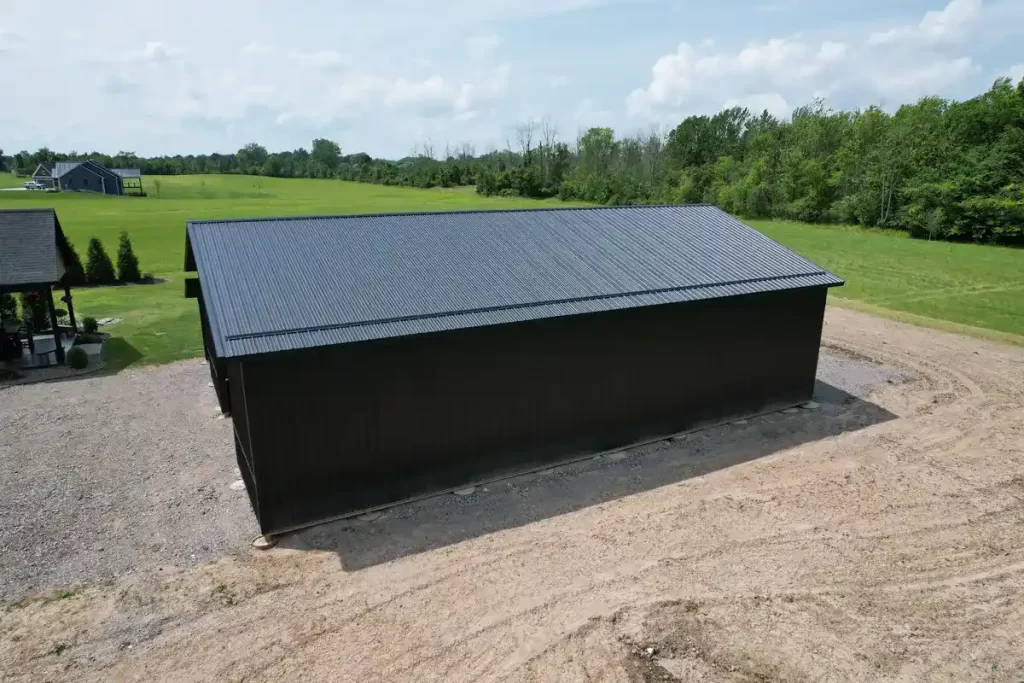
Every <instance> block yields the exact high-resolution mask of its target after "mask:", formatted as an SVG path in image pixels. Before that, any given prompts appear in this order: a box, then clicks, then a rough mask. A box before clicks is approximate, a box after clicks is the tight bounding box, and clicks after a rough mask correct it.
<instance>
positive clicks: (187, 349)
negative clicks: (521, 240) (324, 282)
mask: <svg viewBox="0 0 1024 683" xmlns="http://www.w3.org/2000/svg"><path fill="white" fill-rule="evenodd" d="M0 176H9V174H0ZM9 177H13V176H9ZM22 182H23V181H22ZM144 182H145V185H146V191H147V192H148V195H149V196H147V197H105V196H100V195H93V194H85V193H72V192H64V193H46V192H0V209H16V208H31V207H52V208H54V209H56V210H57V216H58V217H59V219H60V222H61V227H63V229H64V232H65V234H66V235H67V236H68V239H69V240H71V242H72V243H73V244H74V246H75V249H76V250H77V251H78V254H79V256H80V257H81V259H82V262H83V263H84V262H85V258H86V248H87V247H88V244H89V239H90V238H92V237H98V238H99V239H100V240H101V241H102V242H103V245H104V246H105V247H106V249H107V253H109V254H110V257H111V258H112V259H115V260H116V258H117V244H118V238H119V236H120V234H121V232H122V231H126V232H127V233H128V235H129V236H130V237H131V240H132V245H133V246H134V248H135V253H136V254H137V255H138V257H139V267H140V268H141V270H142V271H143V272H144V273H152V274H153V275H155V276H157V277H159V278H162V279H165V280H167V282H166V283H165V284H160V285H131V286H126V287H100V288H87V289H76V290H75V291H74V297H75V314H76V316H77V317H78V318H79V319H81V318H82V317H84V316H93V317H95V318H107V317H111V318H121V319H122V322H120V323H118V324H117V325H115V326H112V327H110V328H108V330H109V331H110V332H111V334H113V335H116V338H115V339H112V340H111V343H110V345H109V347H108V353H107V360H108V362H109V363H110V364H111V365H112V366H114V367H115V368H121V367H125V366H127V365H130V364H134V363H137V362H144V363H164V362H169V361H173V360H178V359H181V358H191V357H194V356H198V355H201V354H202V341H201V339H200V334H199V319H198V313H197V309H196V302H195V301H194V300H191V299H185V298H184V296H185V294H184V292H185V288H184V285H183V280H184V278H185V274H184V273H183V272H182V271H183V267H184V262H185V222H186V221H187V220H189V219H203V218H249V217H261V216H290V215H291V216H295V215H299V216H302V215H318V214H345V213H374V212H397V211H454V210H460V209H462V210H465V209H497V208H525V207H536V206H543V205H545V204H548V205H562V203H561V202H556V201H551V202H537V201H534V200H528V199H514V198H486V197H480V196H478V195H477V194H476V193H475V192H474V191H473V190H472V189H471V188H458V189H453V190H442V189H438V190H417V189H406V188H396V187H384V186H381V185H368V184H364V183H346V182H340V181H336V180H309V179H298V178H297V179H285V178H261V177H252V176H237V175H209V176H164V177H159V178H157V177H156V176H149V177H146V178H145V179H144ZM157 182H159V185H160V187H159V190H158V189H157V187H156V183H157ZM17 184H20V182H19V183H17Z"/></svg>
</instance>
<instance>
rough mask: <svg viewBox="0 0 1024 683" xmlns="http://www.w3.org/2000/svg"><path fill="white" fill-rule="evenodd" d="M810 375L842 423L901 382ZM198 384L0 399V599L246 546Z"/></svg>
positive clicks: (783, 424) (302, 539) (70, 388)
mask: <svg viewBox="0 0 1024 683" xmlns="http://www.w3.org/2000/svg"><path fill="white" fill-rule="evenodd" d="M818 375H819V384H818V389H817V391H816V399H817V400H818V401H819V402H820V403H822V404H823V408H822V410H821V412H822V413H823V416H821V417H824V418H827V417H828V416H829V414H830V411H831V412H832V414H834V415H838V414H839V413H840V412H842V413H843V414H844V415H845V417H844V418H843V419H846V420H849V419H855V418H851V417H850V416H849V414H848V413H849V410H848V406H847V405H846V404H847V403H849V402H850V401H852V400H854V397H855V396H857V395H860V396H864V395H866V394H867V393H868V392H870V391H871V390H872V389H874V388H877V387H881V386H885V385H886V384H887V383H894V382H901V381H903V380H904V379H905V378H906V377H907V376H908V375H907V374H906V373H905V372H903V371H900V370H897V369H894V368H890V367H887V366H883V365H878V364H873V363H870V362H867V361H864V360H862V359H857V358H853V357H849V356H844V355H841V354H839V353H837V352H834V351H829V350H823V351H822V354H821V360H820V362H819V373H818ZM208 383H209V369H208V367H207V366H206V365H205V364H204V363H202V362H201V361H199V360H188V361H181V362H178V363H172V364H169V365H164V366H158V367H152V368H141V369H134V370H128V371H125V372H122V373H120V374H117V375H107V376H96V377H85V378H82V379H79V380H76V381H66V382H55V383H44V384H32V385H27V386H17V387H11V388H8V389H4V390H0V425H3V432H2V434H0V487H2V490H3V495H2V496H0V519H2V520H3V523H2V524H0V575H2V576H3V579H4V580H3V582H2V585H0V599H4V600H17V599H19V598H20V597H22V596H24V595H29V594H33V593H39V592H43V591H48V590H67V589H71V588H73V587H74V586H75V585H78V584H81V583H87V582H93V581H97V580H103V579H106V578H112V577H117V576H122V575H126V574H131V573H133V572H134V573H144V572H147V571H160V569H161V568H167V569H170V568H183V567H192V566H196V565H198V564H200V563H203V562H205V561H207V560H209V559H212V558H215V557H218V556H221V555H225V554H231V553H235V552H246V551H248V550H249V544H250V542H251V541H252V539H253V538H254V537H255V536H257V535H258V534H259V530H258V527H257V524H256V519H255V517H254V516H253V513H252V510H251V509H250V507H249V501H248V498H247V496H246V493H245V491H244V490H239V489H238V487H237V485H236V486H234V487H233V486H232V484H234V483H236V482H237V481H238V478H239V475H238V471H237V467H236V464H235V459H234V446H233V442H232V436H231V424H232V423H231V421H230V420H223V419H221V420H218V419H216V417H215V416H216V414H217V413H218V412H219V409H218V407H217V402H216V396H215V394H214V391H213V390H212V389H210V388H209V387H208V386H207V385H208ZM871 418H872V416H864V419H865V420H869V419H871ZM815 419H816V420H818V422H817V423H818V424H828V423H827V422H822V421H821V418H815ZM758 420H759V421H760V422H759V424H756V425H754V427H756V428H758V429H765V430H768V432H770V433H778V432H783V431H785V430H787V429H790V428H792V425H793V423H792V421H794V420H796V421H799V420H801V416H799V415H781V414H777V415H769V416H763V417H761V418H758ZM787 421H790V422H787ZM752 422H757V421H752ZM787 425H788V426H787ZM729 429H730V428H728V427H717V428H714V429H712V430H706V431H705V432H700V433H698V434H696V435H690V436H687V437H683V438H682V439H681V440H678V441H677V442H675V443H674V444H673V445H674V446H676V447H683V448H686V449H688V450H690V451H691V452H692V453H694V454H695V455H699V454H700V453H701V449H703V448H705V444H706V442H708V441H709V440H714V439H719V440H721V439H723V438H725V437H726V436H727V435H728V433H729ZM732 429H736V427H732ZM668 447H669V446H668V444H667V443H658V444H652V445H649V446H645V447H643V448H640V449H632V450H631V451H629V452H628V453H623V454H621V455H622V457H621V458H618V457H610V458H603V459H601V460H599V461H593V462H591V461H589V460H588V461H586V462H585V463H577V464H573V465H568V466H563V467H561V468H558V469H557V470H556V472H555V475H556V477H557V479H558V481H559V483H558V484H557V485H556V488H559V487H569V488H571V489H574V493H573V495H558V496H554V497H552V496H551V490H550V485H548V486H546V487H545V488H537V489H536V490H534V489H535V487H534V486H533V485H532V484H531V481H532V479H533V478H535V477H537V476H540V475H524V476H523V477H518V478H516V479H512V480H507V481H506V482H500V483H496V484H495V485H494V492H495V493H498V492H505V493H507V494H509V495H512V497H513V498H515V499H516V500H518V501H519V502H518V503H515V504H510V506H509V509H510V512H509V514H508V515H501V517H503V518H505V521H506V522H507V523H508V524H509V525H511V524H514V523H515V520H516V519H517V518H518V517H519V516H520V515H519V513H517V512H515V511H516V509H517V506H519V508H518V509H519V510H520V511H521V512H522V513H523V514H527V513H529V514H532V513H534V512H536V509H537V506H551V505H555V506H556V507H557V505H558V501H559V500H580V499H581V498H580V496H581V495H582V493H583V491H584V490H586V491H589V492H590V493H588V494H587V495H586V496H584V498H592V499H593V500H595V501H597V500H608V499H611V498H613V497H616V496H621V495H626V494H628V493H629V492H631V487H630V486H629V482H631V481H633V480H635V479H636V475H635V468H636V462H635V460H636V458H637V457H640V456H642V455H643V454H649V453H651V452H654V451H657V450H660V449H664V448H668ZM615 455H620V454H615ZM627 455H628V457H626V456H627ZM683 465H685V462H684V463H681V465H680V466H683ZM605 470H612V472H610V473H608V472H605ZM567 475H572V476H567ZM662 475H663V476H664V477H665V480H666V481H669V480H671V479H672V477H674V476H676V473H674V472H673V471H670V470H669V469H664V470H650V469H649V470H648V474H647V476H648V477H652V476H654V477H660V476H662ZM643 483H644V485H645V486H646V485H651V484H652V483H653V482H643ZM623 486H625V488H623ZM476 493H483V492H482V491H481V490H480V489H479V488H478V489H477V491H476ZM563 493H565V492H564V491H563ZM513 502H514V501H513ZM505 503H510V501H504V500H503V499H501V497H500V496H499V497H498V498H496V497H495V496H494V495H487V494H485V495H483V496H479V495H475V496H469V497H467V498H465V499H459V498H457V497H453V496H448V497H443V498H434V499H428V500H426V501H423V502H421V503H418V504H415V505H404V506H398V507H396V508H393V509H392V510H390V511H388V512H387V513H386V515H385V516H386V517H388V518H391V519H395V518H401V519H410V518H411V519H423V518H424V517H426V516H429V517H431V518H434V519H435V520H436V522H437V524H438V525H444V524H446V523H449V522H454V524H453V526H452V529H451V533H452V534H453V535H456V536H458V535H460V533H459V532H458V529H460V528H462V529H463V531H465V529H466V528H468V527H466V526H465V520H462V519H460V520H458V521H457V522H456V520H453V519H450V518H449V515H450V513H451V512H452V511H454V509H462V508H468V509H476V508H477V507H479V506H483V507H488V506H491V505H502V504H505ZM552 512H553V513H554V512H556V511H555V510H552ZM341 523H342V524H346V523H350V522H341ZM470 526H472V525H470ZM332 532H333V530H332V529H331V528H330V527H329V526H328V527H322V528H319V530H318V528H313V529H310V530H309V531H307V532H303V533H301V534H298V535H297V536H295V537H294V539H292V540H291V541H286V543H293V544H297V545H312V546H316V545H317V543H316V541H315V539H316V538H317V537H318V535H319V534H321V533H332ZM371 541H372V538H371V539H370V540H369V541H367V543H368V547H367V548H364V549H360V551H361V552H360V553H357V555H362V556H363V557H362V559H361V560H360V561H357V562H356V564H357V565H366V564H374V563H376V562H379V561H382V560H386V559H389V557H376V556H375V554H376V553H375V552H374V551H373V550H372V549H371V547H370V546H372V545H373V544H372V543H371ZM354 542H355V543H358V541H354ZM392 550H394V549H392ZM410 550H411V549H410Z"/></svg>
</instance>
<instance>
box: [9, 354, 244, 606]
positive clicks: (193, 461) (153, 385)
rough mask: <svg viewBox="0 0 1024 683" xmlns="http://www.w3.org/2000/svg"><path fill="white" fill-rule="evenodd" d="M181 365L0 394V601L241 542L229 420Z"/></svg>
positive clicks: (196, 367)
mask: <svg viewBox="0 0 1024 683" xmlns="http://www.w3.org/2000/svg"><path fill="white" fill-rule="evenodd" d="M207 381H209V370H208V368H207V366H205V365H203V364H201V363H200V361H198V360H188V361H182V362H179V363H173V364H170V365H164V366H159V367H153V368H140V369H130V370H127V371H124V372H122V373H120V374H117V375H105V376H92V377H88V376H87V377H83V378H81V379H77V380H71V381H63V382H51V383H41V384H31V385H24V386H15V387H10V388H7V389H2V390H0V425H2V433H0V491H2V494H0V520H2V522H0V576H2V577H3V580H2V581H0V598H2V599H5V600H13V599H17V598H18V597H20V596H22V595H25V594H29V593H33V592H39V591H43V590H47V589H60V590H65V589H69V588H71V587H73V586H74V585H75V584H78V583H79V582H85V581H95V580H102V579H105V578H111V577H115V576H120V575H124V574H130V573H132V572H140V571H144V570H148V569H152V570H154V571H157V570H158V568H159V567H162V566H175V567H188V566H195V565H198V564H200V563H202V562H205V561H207V560H209V559H211V558H214V557H218V556H220V555H224V554H226V553H231V552H235V551H240V550H245V549H247V548H248V547H249V543H250V541H252V539H253V538H254V537H255V536H256V535H258V534H259V530H258V527H257V525H256V520H255V518H254V517H253V514H252V510H251V509H250V507H249V501H248V498H247V497H246V494H245V492H244V491H234V490H232V489H231V488H230V485H231V483H232V482H233V481H236V480H237V479H238V472H237V468H236V464H235V459H234V446H233V443H232V437H231V421H230V420H216V419H214V418H213V413H214V408H215V407H216V405H217V402H216V396H215V394H214V392H213V390H212V389H209V388H207V387H206V383H207Z"/></svg>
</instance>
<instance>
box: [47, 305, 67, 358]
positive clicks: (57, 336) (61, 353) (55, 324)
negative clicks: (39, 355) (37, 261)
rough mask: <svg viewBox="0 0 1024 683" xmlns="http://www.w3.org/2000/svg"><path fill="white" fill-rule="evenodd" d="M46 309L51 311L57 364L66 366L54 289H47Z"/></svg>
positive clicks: (51, 326) (51, 325)
mask: <svg viewBox="0 0 1024 683" xmlns="http://www.w3.org/2000/svg"><path fill="white" fill-rule="evenodd" d="M46 307H47V308H48V309H50V328H51V329H52V330H53V342H54V344H56V351H57V363H59V364H60V365H64V342H62V341H61V338H60V325H59V324H58V322H57V308H56V307H55V306H54V305H53V288H52V287H47V288H46Z"/></svg>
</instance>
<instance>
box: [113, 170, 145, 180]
mask: <svg viewBox="0 0 1024 683" xmlns="http://www.w3.org/2000/svg"><path fill="white" fill-rule="evenodd" d="M110 170H111V171H113V172H114V173H116V174H117V175H119V176H121V177H122V178H141V177H142V171H140V170H139V169H137V168H112V169H110Z"/></svg>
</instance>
